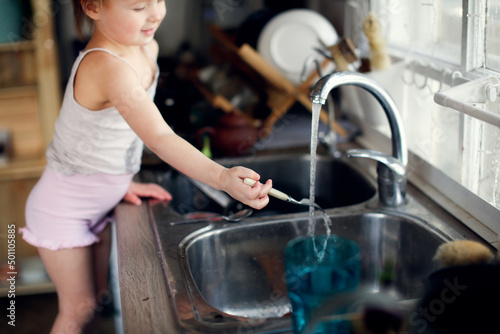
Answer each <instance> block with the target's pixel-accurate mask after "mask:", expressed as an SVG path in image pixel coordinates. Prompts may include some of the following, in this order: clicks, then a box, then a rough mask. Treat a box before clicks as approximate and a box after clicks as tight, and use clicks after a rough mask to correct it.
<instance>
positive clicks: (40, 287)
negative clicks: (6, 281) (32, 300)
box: [0, 281, 56, 297]
mask: <svg viewBox="0 0 500 334" xmlns="http://www.w3.org/2000/svg"><path fill="white" fill-rule="evenodd" d="M51 292H56V287H55V285H54V283H52V282H51V281H46V282H41V283H36V284H17V282H16V292H15V294H16V296H22V295H34V294H41V293H51ZM8 293H9V287H6V286H1V287H0V297H7V294H8Z"/></svg>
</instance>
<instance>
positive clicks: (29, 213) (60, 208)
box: [19, 165, 133, 250]
mask: <svg viewBox="0 0 500 334" xmlns="http://www.w3.org/2000/svg"><path fill="white" fill-rule="evenodd" d="M132 177H133V175H132V174H126V175H107V174H93V175H71V176H67V175H63V174H61V173H58V172H56V171H55V170H54V169H52V168H51V167H50V166H48V165H47V167H46V168H45V171H44V172H43V174H42V177H41V178H40V180H39V181H38V183H37V184H36V185H35V187H34V188H33V190H32V191H31V193H30V195H29V197H28V201H27V202H26V227H24V228H21V229H19V231H20V232H21V233H22V234H23V239H24V240H26V241H27V242H28V243H29V244H31V245H33V246H35V247H42V248H47V249H51V250H58V249H64V248H75V247H84V246H89V245H91V244H93V243H95V242H98V241H99V238H98V236H97V235H98V234H99V233H100V232H102V230H103V229H104V228H105V227H106V225H107V223H108V222H109V221H110V220H111V218H112V213H113V209H114V207H115V206H116V205H117V204H118V203H119V202H120V201H121V200H122V199H123V197H124V196H125V194H126V193H127V190H128V187H129V185H130V182H131V181H132Z"/></svg>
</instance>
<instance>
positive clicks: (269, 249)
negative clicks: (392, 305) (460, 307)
mask: <svg viewBox="0 0 500 334" xmlns="http://www.w3.org/2000/svg"><path fill="white" fill-rule="evenodd" d="M219 162H221V163H222V164H224V165H226V166H232V165H243V166H247V167H250V168H253V169H254V170H256V171H258V172H259V173H260V174H261V176H262V177H263V178H264V179H267V178H272V179H273V182H274V186H275V187H276V188H277V189H280V190H282V191H284V192H287V193H289V194H290V195H291V196H293V197H296V198H302V197H308V195H309V193H308V192H309V156H307V155H276V156H260V157H254V158H252V159H247V158H239V159H232V160H219ZM356 166H357V165H353V164H352V161H351V160H347V161H345V160H343V159H335V158H331V157H327V156H320V157H319V160H318V170H317V180H319V181H318V184H317V186H316V198H317V200H318V202H319V204H320V205H322V206H323V207H324V208H326V212H327V214H328V215H329V217H330V218H331V220H332V226H331V233H333V234H337V235H340V236H344V237H348V238H351V239H353V240H355V241H356V242H357V243H358V244H359V245H360V248H361V252H362V284H363V288H364V290H363V291H367V292H368V293H370V294H373V293H378V292H379V291H380V289H381V283H380V280H379V278H380V274H381V273H382V271H383V270H384V268H386V267H387V266H388V265H389V264H390V265H392V267H393V268H394V274H395V277H396V279H395V282H394V291H396V292H397V295H398V298H399V299H401V300H405V301H407V300H418V298H419V296H420V295H421V293H422V288H423V282H424V281H425V278H426V277H427V275H428V274H429V273H430V272H432V271H433V270H435V269H436V263H435V262H433V260H432V257H433V255H434V253H435V251H436V249H437V247H438V246H439V245H440V244H442V243H443V242H446V241H450V240H454V239H462V238H464V230H462V229H461V228H462V227H461V226H462V225H456V224H458V223H457V222H456V221H454V223H453V224H450V221H449V218H450V217H449V216H446V215H444V214H443V213H442V212H441V211H439V212H438V213H436V210H435V209H436V207H435V205H430V204H429V202H428V201H429V200H428V199H425V198H424V196H421V195H418V194H417V193H415V192H414V193H415V195H417V197H416V198H415V197H413V196H412V194H411V193H409V194H408V196H407V202H406V204H404V205H402V206H400V207H397V208H388V207H383V206H381V205H380V202H379V201H378V196H377V194H376V187H375V184H376V182H375V179H374V177H373V174H371V173H369V172H367V171H364V169H362V168H361V167H356ZM360 168H361V169H360ZM142 177H143V180H144V181H154V182H157V183H159V184H161V185H163V186H165V187H166V188H167V189H168V190H169V191H170V192H171V193H172V194H173V196H174V199H176V200H175V201H174V202H172V203H169V204H167V205H165V204H162V203H157V204H155V203H154V202H153V201H150V205H149V209H150V218H151V221H152V226H153V228H154V230H155V234H156V237H157V241H158V244H159V246H160V250H161V252H160V256H161V259H162V262H163V268H164V274H165V281H166V284H167V286H168V291H169V295H168V298H169V300H170V301H171V305H172V306H173V310H174V312H175V315H174V317H175V318H176V319H177V322H178V324H179V328H180V329H181V331H182V332H186V333H291V326H292V324H291V319H290V316H289V315H290V303H289V299H288V296H287V293H286V285H285V275H284V264H283V251H284V248H285V245H286V244H287V243H288V241H290V240H292V239H293V238H295V237H298V236H302V235H305V234H306V233H307V230H308V223H309V220H310V219H309V215H308V212H305V211H304V208H302V207H301V206H294V205H291V204H288V203H284V202H282V201H279V200H277V199H274V198H272V199H271V203H270V205H269V208H267V210H263V212H260V213H259V214H254V215H252V216H251V217H249V218H246V219H244V220H243V221H242V222H238V223H228V222H224V221H218V222H215V221H208V220H203V219H200V220H197V221H194V222H193V221H192V220H189V219H188V218H187V217H186V215H185V214H186V213H188V212H193V211H211V212H219V213H223V212H224V211H225V210H227V208H222V207H221V206H220V205H218V204H216V203H214V202H213V201H210V199H209V198H207V197H206V196H204V194H203V193H202V192H200V191H199V190H197V188H196V187H195V186H193V184H192V182H190V181H189V180H188V179H186V178H185V177H184V176H183V175H181V174H179V173H177V172H176V171H174V170H157V171H154V170H149V171H148V170H145V171H143V172H142ZM431 207H432V208H433V209H432V210H431V209H430V208H431ZM306 210H307V209H306ZM443 218H444V219H445V220H446V222H445V221H444V220H443ZM186 219H187V220H189V223H183V222H186ZM457 231H460V233H458V232H457ZM324 233H325V226H324V224H323V222H322V220H320V221H318V222H317V223H316V230H315V234H324ZM166 298H167V297H166Z"/></svg>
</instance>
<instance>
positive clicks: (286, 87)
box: [195, 26, 347, 137]
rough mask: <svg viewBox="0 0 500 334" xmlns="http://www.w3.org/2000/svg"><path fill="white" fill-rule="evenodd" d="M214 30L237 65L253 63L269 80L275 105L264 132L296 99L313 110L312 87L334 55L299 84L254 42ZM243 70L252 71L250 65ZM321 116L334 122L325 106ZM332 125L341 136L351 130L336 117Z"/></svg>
mask: <svg viewBox="0 0 500 334" xmlns="http://www.w3.org/2000/svg"><path fill="white" fill-rule="evenodd" d="M210 32H211V34H212V36H213V37H214V38H215V40H216V41H217V42H218V43H219V44H220V45H221V46H223V47H224V49H225V50H227V53H228V55H227V58H228V59H229V60H230V61H231V62H232V63H233V65H235V66H236V67H239V68H240V69H241V68H242V67H245V66H247V67H250V69H252V70H253V71H254V72H255V73H256V74H257V75H258V76H259V77H260V78H261V79H263V80H264V81H265V82H266V83H267V87H266V93H267V101H266V104H267V106H268V107H269V108H270V109H271V113H270V115H269V116H268V117H267V118H266V119H265V120H264V122H263V125H262V129H263V130H264V131H262V132H261V133H262V136H264V137H266V136H268V135H270V134H271V133H272V131H273V127H274V125H275V124H276V122H277V121H279V120H280V119H281V118H282V117H283V116H284V115H285V114H286V113H287V112H288V110H289V109H290V108H291V107H292V106H293V105H294V104H295V103H296V102H299V103H300V104H301V105H302V106H304V107H305V108H306V109H307V110H309V111H310V112H312V102H311V101H310V99H309V91H310V88H311V86H312V85H313V84H314V81H315V79H317V78H318V76H319V74H320V73H319V72H318V70H320V69H324V68H325V67H326V66H327V65H328V63H329V62H330V61H331V60H330V59H325V60H324V61H323V62H322V63H321V64H320V66H319V68H317V69H315V70H314V71H313V73H312V74H311V75H309V76H308V77H307V78H306V79H305V80H304V82H302V83H301V84H300V85H298V86H295V85H294V84H292V83H291V82H290V81H289V80H288V79H287V78H285V77H284V76H283V75H282V74H281V73H280V72H278V70H276V69H275V68H274V67H273V66H272V65H271V64H269V63H268V62H267V61H266V60H265V59H264V58H263V57H262V56H261V55H260V53H259V52H257V51H256V50H255V49H254V48H253V47H251V46H250V45H248V44H243V45H242V46H241V47H238V46H236V44H234V43H233V41H232V40H231V39H230V38H229V37H228V36H227V35H226V34H225V32H224V31H222V30H221V29H220V28H219V27H217V26H211V27H210ZM243 70H244V71H246V72H248V68H245V69H243ZM195 85H196V86H197V88H198V89H199V90H200V91H201V92H202V94H203V95H205V97H206V98H207V99H208V100H209V101H210V102H211V104H212V106H214V107H217V108H220V109H222V110H223V111H225V112H231V111H234V110H235V108H234V107H233V106H232V105H231V103H230V102H229V101H228V100H227V99H225V98H224V97H223V96H221V95H213V94H211V92H210V91H209V90H208V89H207V88H205V87H203V85H202V84H201V83H199V82H196V83H195ZM320 120H321V121H322V122H323V123H325V124H328V122H330V120H329V117H328V113H327V112H326V111H325V110H321V112H320ZM330 126H331V128H332V129H334V130H335V131H336V132H337V133H338V134H339V135H341V136H343V135H346V134H347V131H346V130H345V129H344V128H343V127H342V126H341V125H340V124H338V123H337V122H336V121H335V120H331V124H330Z"/></svg>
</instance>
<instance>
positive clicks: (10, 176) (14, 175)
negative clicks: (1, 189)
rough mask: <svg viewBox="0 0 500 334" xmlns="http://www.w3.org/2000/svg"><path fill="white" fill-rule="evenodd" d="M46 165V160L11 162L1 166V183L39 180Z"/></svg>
mask: <svg viewBox="0 0 500 334" xmlns="http://www.w3.org/2000/svg"><path fill="white" fill-rule="evenodd" d="M45 165H46V160H45V158H39V159H32V160H13V161H9V163H7V164H5V165H0V181H11V180H21V179H31V178H39V177H40V176H42V173H43V170H44V169H45Z"/></svg>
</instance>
